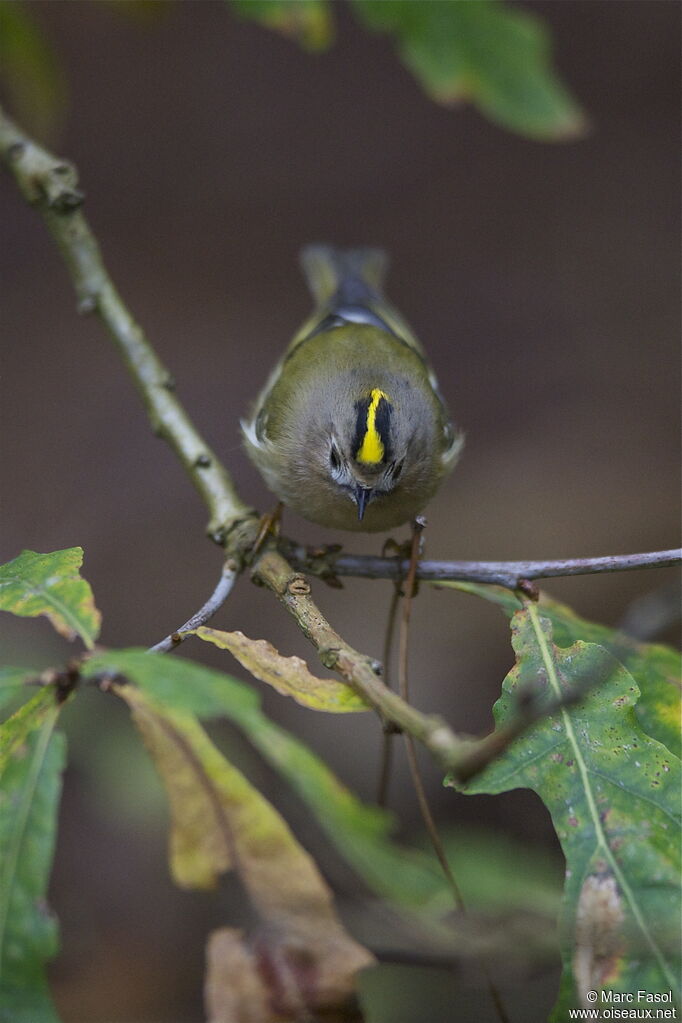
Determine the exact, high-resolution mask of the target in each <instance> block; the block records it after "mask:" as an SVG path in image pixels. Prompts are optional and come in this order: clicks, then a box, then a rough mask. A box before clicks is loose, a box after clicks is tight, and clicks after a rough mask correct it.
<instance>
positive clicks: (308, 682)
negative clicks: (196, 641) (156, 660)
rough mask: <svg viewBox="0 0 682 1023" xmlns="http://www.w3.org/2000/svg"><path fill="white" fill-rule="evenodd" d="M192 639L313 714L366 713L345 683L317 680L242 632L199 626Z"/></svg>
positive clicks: (299, 661) (302, 664) (302, 665)
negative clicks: (203, 642) (225, 652)
mask: <svg viewBox="0 0 682 1023" xmlns="http://www.w3.org/2000/svg"><path fill="white" fill-rule="evenodd" d="M194 635H195V636H199V638H200V639H204V640H206V641H207V642H209V643H213V644H214V645H215V646H217V647H220V648H221V649H222V650H229V651H230V653H231V654H232V655H233V656H234V657H236V659H237V660H238V661H239V663H240V664H241V666H242V667H243V668H246V670H247V671H249V672H250V673H251V674H252V675H253V676H254V678H257V679H259V680H260V681H261V682H265V683H267V685H269V686H272V687H273V688H274V689H276V690H277V692H279V693H282V694H283V695H284V696H291V697H293V699H294V700H296V702H297V703H300V704H302V705H303V706H304V707H311V708H312V709H313V710H326V711H330V712H331V713H336V714H343V713H347V712H349V711H360V710H368V709H369V708H368V706H367V704H366V703H365V702H364V700H363V699H362V698H361V697H360V696H358V695H357V693H355V692H354V691H353V690H352V689H351V687H350V686H348V685H346V684H345V682H339V681H338V680H337V679H333V678H317V677H316V676H315V675H312V674H311V673H310V672H309V671H308V666H307V664H306V663H305V661H304V660H302V659H301V658H300V657H283V656H282V654H280V653H279V652H278V651H277V650H275V648H274V646H272V644H271V643H268V642H267V640H265V639H249V637H248V636H245V635H244V633H243V632H221V631H220V630H219V629H209V628H207V627H206V626H201V628H199V629H194Z"/></svg>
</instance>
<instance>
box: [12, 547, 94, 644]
mask: <svg viewBox="0 0 682 1023" xmlns="http://www.w3.org/2000/svg"><path fill="white" fill-rule="evenodd" d="M82 564H83V550H82V548H80V547H70V548H68V549H67V550H63V551H53V552H52V553H51V554H36V552H35V551H22V553H21V554H20V555H19V557H18V558H14V560H13V561H9V562H7V564H6V565H0V610H2V611H11V612H12V614H15V615H22V616H24V617H28V618H35V617H37V616H38V615H45V616H46V617H47V618H48V619H49V620H50V622H51V623H52V625H53V626H54V627H55V629H56V630H57V632H60V633H61V634H62V636H66V637H67V638H68V639H73V638H74V637H75V636H76V635H78V636H80V637H81V639H82V640H83V642H84V643H85V645H86V646H87V647H88V649H90V650H91V649H92V648H93V646H94V645H95V639H96V638H97V636H98V634H99V628H100V619H101V616H100V613H99V611H98V610H97V608H96V607H95V602H94V599H93V596H92V590H91V589H90V586H89V584H88V583H87V582H86V581H85V579H81V577H80V575H79V569H80V567H81V565H82Z"/></svg>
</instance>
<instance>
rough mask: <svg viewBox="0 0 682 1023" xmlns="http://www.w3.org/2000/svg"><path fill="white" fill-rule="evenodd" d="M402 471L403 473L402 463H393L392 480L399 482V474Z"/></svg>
mask: <svg viewBox="0 0 682 1023" xmlns="http://www.w3.org/2000/svg"><path fill="white" fill-rule="evenodd" d="M402 471H403V463H402V461H401V462H394V463H393V479H394V480H399V479H400V474H401V472H402Z"/></svg>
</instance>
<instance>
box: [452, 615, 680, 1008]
mask: <svg viewBox="0 0 682 1023" xmlns="http://www.w3.org/2000/svg"><path fill="white" fill-rule="evenodd" d="M541 613H542V608H540V609H539V610H538V607H537V606H536V605H529V606H528V607H527V608H526V609H524V610H521V611H518V612H517V613H516V614H515V615H514V617H513V618H512V644H513V647H514V650H515V652H516V665H515V667H514V668H513V669H512V670H511V672H510V673H509V675H508V676H507V678H506V679H505V681H504V683H503V687H502V696H501V697H500V699H499V700H498V702H497V704H496V705H495V723H496V727H497V728H501V727H504V724H505V722H507V721H509V720H510V718H512V717H513V715H514V714H515V713H516V708H517V706H518V704H517V699H518V692H519V690H521V691H522V692H523V691H527V690H528V689H532V690H533V691H535V692H537V691H538V688H539V689H540V692H541V693H542V694H543V695H544V697H546V698H547V699H548V700H552V699H561V698H562V697H564V696H565V695H566V694H567V693H568V692H569V691H571V690H573V689H574V688H575V687H579V688H580V689H581V690H584V688H585V686H586V685H588V684H590V683H591V684H592V688H591V689H590V690H589V691H588V693H587V695H585V696H584V697H583V698H582V700H581V701H580V702H579V703H577V704H570V705H569V706H564V707H562V708H561V709H560V710H559V711H557V712H555V713H553V714H551V715H548V716H547V717H545V718H543V719H542V720H541V721H540V722H539V723H538V724H536V725H535V726H534V727H533V728H531V729H529V730H528V731H527V732H526V733H524V734H523V735H522V736H521V738H519V739H518V740H517V741H516V742H514V743H513V744H512V745H511V746H510V747H509V748H508V749H507V750H506V752H505V753H504V755H503V756H501V757H499V759H497V760H496V761H494V762H493V763H492V764H491V765H490V766H489V767H488V768H487V769H486V770H485V771H483V772H482V773H481V774H480V775H479V776H478V777H477V778H475V779H474V780H473V781H471V782H469V783H468V784H467V785H466V786H464V791H465V792H467V793H469V794H474V793H491V794H492V793H499V792H507V791H509V790H510V789H515V788H530V789H533V790H534V791H535V792H537V793H538V795H539V796H540V798H541V799H542V800H543V802H544V803H545V805H546V806H547V807H548V809H549V811H550V813H551V815H552V821H553V823H554V827H555V829H556V832H557V835H558V837H559V840H560V842H561V845H562V848H563V851H564V855H565V857H566V885H565V890H564V904H563V911H562V919H561V925H560V929H561V934H560V940H561V945H562V954H563V960H564V977H563V982H562V989H561V995H560V1000H559V1004H558V1005H557V1007H556V1010H555V1016H554V1017H553V1018H554V1019H556V1020H557V1021H559V1020H560V1021H562V1023H563V1020H565V1019H567V1018H568V1016H567V1012H568V1009H569V1008H571V1007H573V1006H576V1005H581V1004H582V995H583V993H585V992H586V990H590V987H589V985H588V986H587V987H586V984H588V982H589V981H590V980H594V989H598V988H600V987H605V988H608V989H610V990H612V991H617V992H628V993H631V992H633V991H634V992H637V991H638V990H640V989H646V990H648V991H659V992H667V991H669V990H672V992H673V999H674V998H675V997H676V995H677V997H679V990H678V978H679V976H680V972H679V961H678V956H679V942H678V939H679V934H678V926H679V903H680V805H679V803H680V799H679V796H680V786H681V781H682V779H681V777H680V762H679V760H678V759H677V758H676V757H675V756H673V755H672V754H671V753H670V751H669V750H668V749H667V748H666V747H665V746H663V745H662V744H661V743H659V742H657V741H656V740H655V739H652V738H650V736H648V735H647V734H646V733H645V732H644V730H643V729H642V727H641V725H640V723H639V721H638V720H637V717H636V715H635V705H636V703H637V699H638V697H639V690H638V687H637V684H636V682H635V680H634V678H633V677H632V675H631V674H630V673H629V672H628V671H627V670H626V669H625V668H624V667H623V665H622V664H621V663H620V662H619V661H617V660H616V659H615V658H614V657H613V655H612V654H611V653H609V652H608V651H606V650H605V649H604V648H603V647H601V646H598V645H597V644H595V643H583V642H577V643H575V644H574V645H573V646H571V647H569V648H568V649H562V648H559V647H557V646H555V644H554V643H553V636H552V624H551V622H550V621H549V620H548V619H547V618H544V617H541Z"/></svg>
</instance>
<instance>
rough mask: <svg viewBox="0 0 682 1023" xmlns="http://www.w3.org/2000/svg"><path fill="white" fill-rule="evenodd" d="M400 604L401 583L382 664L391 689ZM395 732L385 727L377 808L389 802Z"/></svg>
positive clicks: (397, 586) (390, 612)
mask: <svg viewBox="0 0 682 1023" xmlns="http://www.w3.org/2000/svg"><path fill="white" fill-rule="evenodd" d="M399 603H400V583H396V584H395V586H394V588H393V595H392V597H391V603H390V605H389V608H388V620H387V622H386V635H385V637H384V657H383V664H382V673H381V678H382V681H383V683H384V685H385V686H388V688H389V689H390V688H391V650H392V648H393V633H394V631H395V620H396V613H397V610H398V604H399ZM394 736H395V731H394V730H393V729H391V728H389V727H384V729H383V731H382V741H381V760H380V764H379V781H378V784H377V800H376V801H377V806H386V803H387V802H388V787H389V784H390V781H391V763H392V760H393V746H394V743H393V739H394Z"/></svg>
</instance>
